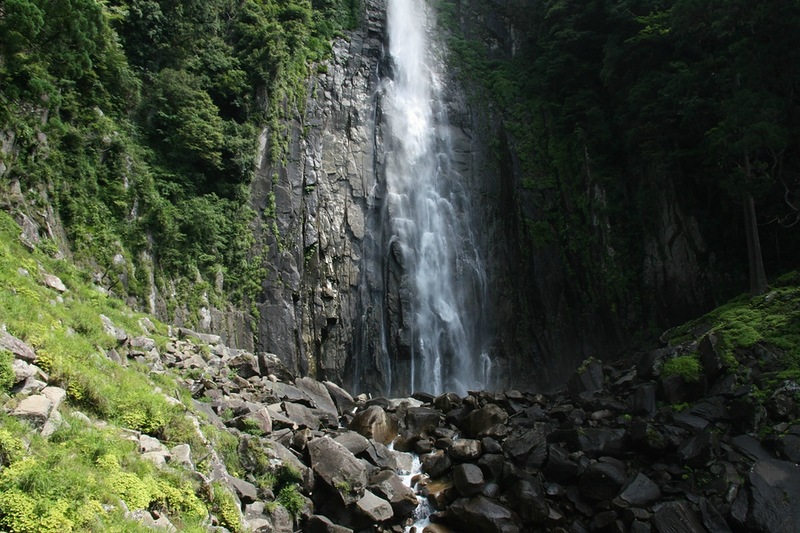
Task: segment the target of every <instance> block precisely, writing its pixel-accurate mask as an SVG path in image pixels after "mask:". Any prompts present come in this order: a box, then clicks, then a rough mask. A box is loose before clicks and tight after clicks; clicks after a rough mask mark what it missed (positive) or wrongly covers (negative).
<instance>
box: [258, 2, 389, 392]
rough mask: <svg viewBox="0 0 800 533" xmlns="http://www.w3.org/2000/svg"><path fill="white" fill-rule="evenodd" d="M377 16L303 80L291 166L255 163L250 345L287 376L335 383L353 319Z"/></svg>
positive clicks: (372, 157)
mask: <svg viewBox="0 0 800 533" xmlns="http://www.w3.org/2000/svg"><path fill="white" fill-rule="evenodd" d="M384 14H385V7H384V5H383V2H382V1H380V0H376V1H372V0H371V1H369V2H366V3H365V11H364V24H363V25H362V28H361V29H360V30H358V31H355V32H353V33H351V34H350V35H349V37H348V39H346V40H345V39H340V40H337V41H336V42H335V43H334V46H333V57H332V58H331V59H330V60H329V61H328V62H327V63H326V64H324V65H323V66H322V67H320V73H319V74H318V75H317V76H315V77H314V78H313V79H312V80H310V87H309V99H308V101H307V107H306V110H305V116H304V117H303V120H302V123H301V122H300V121H298V122H297V123H295V124H293V128H292V139H291V143H290V146H291V148H290V153H291V157H290V159H289V161H287V162H286V165H282V166H280V167H273V166H271V165H269V164H267V163H262V164H261V165H260V166H259V169H258V171H257V176H256V180H255V183H254V185H253V193H252V202H253V206H254V208H256V209H257V210H258V211H259V212H260V213H262V215H263V216H262V217H261V219H260V221H259V223H258V227H257V228H256V231H260V232H262V233H263V234H264V235H265V241H266V245H267V248H266V250H265V256H266V258H267V268H268V277H267V281H266V283H265V286H264V292H263V299H262V301H260V302H259V303H258V309H259V312H260V321H259V327H258V334H257V345H258V347H259V349H261V350H264V351H268V352H274V353H277V354H280V355H281V357H283V358H284V359H285V360H286V363H287V364H288V365H289V367H290V368H292V369H293V370H295V371H299V372H302V373H310V374H314V375H317V376H319V377H325V378H330V379H334V380H337V381H340V380H341V379H342V378H343V377H344V376H343V372H344V368H345V365H346V362H347V359H348V357H349V356H350V355H351V353H352V346H353V331H354V325H355V323H356V322H357V320H358V318H359V316H358V313H359V312H360V309H359V293H358V286H359V283H360V281H361V279H362V276H363V274H362V245H363V241H364V237H365V227H366V221H367V218H368V217H369V216H370V215H369V212H370V205H369V203H368V198H369V196H370V191H371V189H372V188H373V187H374V186H375V164H376V158H377V157H379V155H380V154H379V153H376V150H375V147H374V135H375V131H374V130H375V126H374V125H375V117H374V114H375V103H374V94H375V91H376V89H377V87H376V85H377V81H378V78H377V70H378V64H379V62H380V60H381V55H382V53H381V50H382V47H383V39H384V24H385V21H384V16H385V15H384ZM263 138H264V139H266V138H267V135H266V133H265V134H264V136H263ZM262 146H264V148H266V146H265V143H262ZM263 152H264V150H262V161H266V159H264V155H263Z"/></svg>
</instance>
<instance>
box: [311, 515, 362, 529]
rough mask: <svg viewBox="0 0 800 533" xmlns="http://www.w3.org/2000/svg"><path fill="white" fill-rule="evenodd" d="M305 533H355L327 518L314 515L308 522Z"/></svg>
mask: <svg viewBox="0 0 800 533" xmlns="http://www.w3.org/2000/svg"><path fill="white" fill-rule="evenodd" d="M303 533H353V530H352V529H350V528H348V527H344V526H340V525H337V524H334V523H333V522H331V520H330V518H328V517H327V516H322V515H312V516H310V517H309V518H308V520H306V522H305V524H304V526H303Z"/></svg>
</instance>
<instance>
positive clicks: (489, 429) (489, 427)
mask: <svg viewBox="0 0 800 533" xmlns="http://www.w3.org/2000/svg"><path fill="white" fill-rule="evenodd" d="M507 421H508V413H506V412H505V411H504V410H503V409H502V408H501V407H500V406H498V405H496V404H493V403H490V404H488V405H486V406H485V407H482V408H480V409H476V410H474V411H472V412H471V413H470V414H469V415H467V417H466V419H465V420H464V429H465V430H466V432H467V434H469V435H470V436H472V437H486V436H489V437H491V436H494V435H501V436H504V435H505V433H506V431H504V430H503V429H501V428H504V425H505V423H506V422H507Z"/></svg>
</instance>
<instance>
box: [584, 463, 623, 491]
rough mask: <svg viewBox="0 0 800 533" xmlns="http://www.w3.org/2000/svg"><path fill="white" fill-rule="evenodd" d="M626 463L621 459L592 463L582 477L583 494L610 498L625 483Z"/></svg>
mask: <svg viewBox="0 0 800 533" xmlns="http://www.w3.org/2000/svg"><path fill="white" fill-rule="evenodd" d="M626 480H627V476H626V474H625V465H624V464H622V463H621V462H619V461H614V460H610V461H598V462H596V463H592V464H591V465H589V467H588V468H587V469H586V472H584V473H583V475H582V476H581V478H580V482H579V485H578V486H579V488H580V491H581V494H583V495H584V496H586V497H587V498H590V499H592V500H598V501H600V500H610V499H612V498H614V497H615V496H616V495H617V494H618V493H619V490H620V489H621V488H622V486H623V485H624V484H625V481H626Z"/></svg>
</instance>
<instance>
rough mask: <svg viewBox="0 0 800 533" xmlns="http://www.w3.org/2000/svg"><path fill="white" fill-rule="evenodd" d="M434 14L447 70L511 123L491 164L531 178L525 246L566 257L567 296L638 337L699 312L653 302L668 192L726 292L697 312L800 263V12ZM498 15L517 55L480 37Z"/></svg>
mask: <svg viewBox="0 0 800 533" xmlns="http://www.w3.org/2000/svg"><path fill="white" fill-rule="evenodd" d="M438 5H439V10H440V16H439V20H440V22H441V23H442V24H443V25H445V27H447V28H448V29H449V30H450V32H451V37H450V48H451V53H452V56H453V58H454V60H453V61H452V65H453V67H454V68H456V69H457V70H459V71H460V74H461V76H462V77H463V78H464V79H465V80H466V81H468V82H472V83H470V86H472V87H474V86H476V85H477V86H478V87H479V89H477V90H475V91H474V94H473V98H476V99H480V100H484V101H482V102H480V104H481V106H480V107H483V108H485V107H487V106H486V103H487V101H488V102H491V103H492V105H493V109H497V110H498V111H499V113H500V114H501V115H502V118H503V128H504V131H499V132H497V133H498V134H499V136H500V138H499V140H498V141H497V142H496V143H492V145H491V146H490V148H491V149H492V150H493V152H494V153H493V156H494V160H495V161H494V165H495V166H496V168H498V169H501V171H502V172H504V173H510V172H511V171H512V165H513V166H514V167H515V168H518V169H519V173H520V174H521V176H520V179H521V182H522V185H523V187H524V189H525V191H523V192H522V193H521V194H520V195H519V197H518V200H517V201H518V210H519V213H520V214H519V216H520V217H522V218H525V217H527V218H528V220H523V221H522V222H521V224H520V226H521V230H522V234H523V241H527V242H521V243H520V247H521V249H522V250H527V251H530V250H534V249H536V247H546V249H547V251H548V252H547V253H553V251H555V252H558V251H560V254H561V260H562V261H561V262H562V264H563V266H564V270H565V272H566V274H565V275H566V276H567V277H568V279H569V280H570V282H569V283H566V284H565V285H566V286H568V287H569V288H568V289H567V290H574V294H572V295H571V300H573V301H576V300H577V301H581V302H583V303H584V305H585V306H586V308H587V309H589V310H590V312H591V313H594V314H598V315H599V314H606V313H608V314H609V315H611V316H613V315H616V316H619V317H630V318H625V319H623V320H628V321H631V320H632V321H633V322H634V323H629V324H628V326H629V328H630V331H639V330H642V329H643V328H646V327H650V326H651V325H653V324H660V325H666V324H668V321H670V320H673V321H674V320H676V319H680V320H685V319H688V318H690V313H691V312H692V311H691V310H690V309H674V308H673V309H670V308H669V305H670V304H666V305H665V304H662V303H661V302H654V300H653V297H652V294H650V293H649V292H645V291H644V290H643V288H644V287H646V284H644V283H642V280H643V278H644V276H645V274H646V272H645V271H644V269H646V268H647V266H646V265H647V264H648V263H647V260H648V254H652V253H653V250H652V249H648V248H647V238H649V236H650V235H651V234H652V232H653V231H655V230H656V229H658V228H659V227H660V226H661V225H662V224H664V223H665V222H668V221H665V220H664V217H665V216H666V215H667V213H665V208H666V207H665V205H664V204H663V201H662V198H667V199H671V198H673V197H675V198H676V200H675V201H676V202H677V203H678V204H679V206H680V207H679V208H680V209H681V211H682V212H683V214H684V215H687V216H691V217H694V219H695V220H696V221H697V223H698V226H699V228H700V231H701V233H702V235H703V237H704V239H705V243H702V242H699V241H696V240H695V239H693V238H690V239H688V241H689V243H688V245H689V246H690V247H691V248H692V249H691V250H689V251H688V253H691V254H695V255H697V257H698V258H699V261H700V262H701V263H703V262H706V261H708V260H709V259H710V258H711V256H712V255H713V257H714V261H715V263H714V267H713V268H714V274H715V275H718V276H720V278H721V279H720V282H719V284H718V285H717V286H718V287H720V289H719V290H716V291H714V292H713V293H711V294H709V295H707V296H706V302H705V303H704V304H703V305H709V304H711V303H712V302H711V300H712V299H713V298H716V299H718V300H720V301H724V300H727V299H728V298H730V297H732V296H733V295H734V294H737V293H738V292H741V291H742V290H744V288H745V287H746V286H747V285H746V281H745V280H746V278H747V275H748V271H749V272H751V278H752V279H753V284H752V286H751V291H752V292H753V293H754V294H755V293H763V292H764V291H765V290H766V278H765V277H764V275H763V268H761V267H760V265H761V257H763V262H764V264H765V266H766V271H767V274H773V275H774V274H775V273H776V272H781V271H784V270H786V269H787V268H794V265H796V264H797V262H798V258H800V245H798V240H797V239H796V238H795V237H796V236H795V232H796V227H794V228H793V227H792V226H793V225H794V223H796V222H797V220H798V217H799V216H800V211H798V209H797V206H798V196H800V179H798V176H800V172H798V169H800V149H799V148H798V146H800V145H798V143H797V142H796V139H797V138H798V136H800V96H799V94H800V93H798V91H796V89H795V88H796V87H797V86H798V83H800V34H798V32H797V31H796V28H797V27H798V25H800V6H798V5H797V4H796V3H786V2H781V1H778V0H771V1H767V2H759V3H752V2H745V1H743V0H737V1H734V2H728V1H726V2H723V1H720V0H715V1H712V2H698V1H695V0H670V1H667V2H663V1H654V0H636V1H632V2H624V3H620V2H611V1H595V2H590V3H588V4H587V3H585V2H578V1H576V0H547V1H542V2H534V3H524V2H508V3H506V4H504V7H502V8H501V7H498V5H497V4H496V3H493V2H488V1H478V2H471V3H469V6H466V5H464V4H463V3H459V2H455V1H453V0H439V2H438ZM498 10H501V13H502V14H501V16H500V17H498V14H497V13H496V12H497V11H498ZM502 17H506V20H508V21H509V24H510V25H511V26H513V30H514V36H515V37H514V39H513V46H514V53H513V54H512V53H511V50H510V48H511V46H512V43H511V42H508V43H504V42H503V41H502V37H499V38H498V35H499V34H498V33H497V32H496V31H495V30H494V28H492V29H491V30H489V29H487V28H486V27H485V21H486V20H492V21H498V20H503V18H502ZM467 36H468V37H467ZM509 41H510V39H509ZM504 44H505V45H507V46H508V47H509V49H508V50H504V49H503V45H504ZM498 45H499V46H498ZM512 153H513V157H512V155H511V154H512ZM733 221H736V222H735V223H734V222H733ZM673 230H675V231H678V232H680V231H686V229H685V228H683V229H682V228H677V229H675V228H673V229H672V230H670V231H673ZM758 234H760V240H761V244H762V246H761V247H760V250H759V249H758V247H757V244H758V242H757V241H756V239H755V238H754V237H755V236H758ZM674 236H675V237H677V236H679V235H678V234H675V235H674ZM684 236H685V234H684ZM672 245H673V242H672V241H670V242H669V246H672ZM706 246H707V247H706ZM712 252H713V254H712ZM665 283H667V284H669V283H670V280H665ZM715 288H716V287H715ZM709 306H710V305H709Z"/></svg>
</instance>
